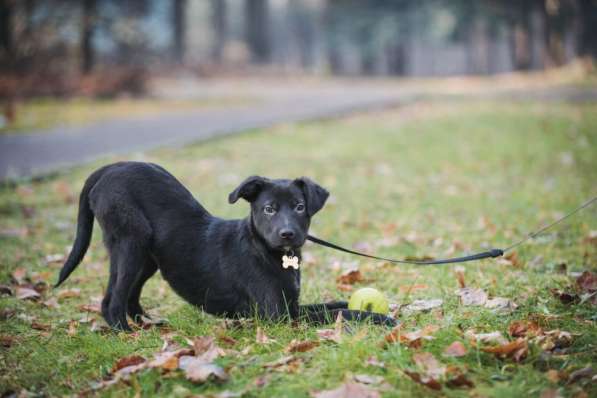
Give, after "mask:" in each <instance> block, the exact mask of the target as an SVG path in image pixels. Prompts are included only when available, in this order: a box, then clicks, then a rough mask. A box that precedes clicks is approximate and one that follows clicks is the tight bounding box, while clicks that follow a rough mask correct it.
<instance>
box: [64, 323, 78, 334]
mask: <svg viewBox="0 0 597 398" xmlns="http://www.w3.org/2000/svg"><path fill="white" fill-rule="evenodd" d="M78 326H79V322H77V321H75V320H71V321H70V322H69V323H68V330H67V331H66V334H67V335H68V336H69V337H73V336H76V335H77V327H78Z"/></svg>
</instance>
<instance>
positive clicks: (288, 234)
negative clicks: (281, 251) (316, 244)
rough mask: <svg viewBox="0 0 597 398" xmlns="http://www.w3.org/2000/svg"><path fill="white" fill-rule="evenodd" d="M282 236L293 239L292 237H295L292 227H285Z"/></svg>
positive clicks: (281, 232)
mask: <svg viewBox="0 0 597 398" xmlns="http://www.w3.org/2000/svg"><path fill="white" fill-rule="evenodd" d="M280 238H282V239H292V238H294V231H293V230H291V229H283V230H281V231H280Z"/></svg>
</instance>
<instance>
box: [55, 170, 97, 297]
mask: <svg viewBox="0 0 597 398" xmlns="http://www.w3.org/2000/svg"><path fill="white" fill-rule="evenodd" d="M105 169H106V168H105V167H102V168H101V169H99V170H97V171H95V172H94V173H93V174H91V175H90V176H89V178H87V181H85V185H84V186H83V189H82V190H81V195H80V196H79V214H78V216H77V235H76V237H75V242H74V243H73V248H72V249H71V251H70V254H69V255H68V258H67V260H66V262H65V263H64V265H63V266H62V269H61V270H60V277H59V278H58V282H56V284H55V285H54V287H58V286H60V285H61V284H62V282H64V281H65V280H66V278H68V276H69V275H70V274H71V273H72V272H73V271H74V270H75V268H77V265H79V263H80V262H81V260H83V257H84V256H85V253H86V252H87V249H88V248H89V243H90V242H91V234H92V233H93V212H92V211H91V206H90V204H89V192H90V191H91V189H92V188H93V187H94V186H95V184H96V183H97V181H98V180H99V179H100V178H101V177H102V175H103V174H104V171H105Z"/></svg>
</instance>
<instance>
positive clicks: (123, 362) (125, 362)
mask: <svg viewBox="0 0 597 398" xmlns="http://www.w3.org/2000/svg"><path fill="white" fill-rule="evenodd" d="M145 361H146V360H145V358H143V357H142V356H140V355H130V356H127V357H122V358H120V359H119V360H118V361H116V363H115V364H114V366H112V373H116V372H117V371H119V370H121V369H124V368H127V367H130V366H136V365H140V364H142V363H145Z"/></svg>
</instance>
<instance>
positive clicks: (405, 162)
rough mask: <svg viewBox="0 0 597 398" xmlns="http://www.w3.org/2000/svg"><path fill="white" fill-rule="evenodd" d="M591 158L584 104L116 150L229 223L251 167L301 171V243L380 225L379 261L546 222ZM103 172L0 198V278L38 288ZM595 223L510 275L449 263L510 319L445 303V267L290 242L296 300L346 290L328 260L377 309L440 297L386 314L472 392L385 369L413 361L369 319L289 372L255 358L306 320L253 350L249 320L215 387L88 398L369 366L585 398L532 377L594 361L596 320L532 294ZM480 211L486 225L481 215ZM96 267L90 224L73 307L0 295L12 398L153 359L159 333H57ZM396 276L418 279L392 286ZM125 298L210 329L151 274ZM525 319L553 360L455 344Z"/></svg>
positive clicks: (267, 355)
mask: <svg viewBox="0 0 597 398" xmlns="http://www.w3.org/2000/svg"><path fill="white" fill-rule="evenodd" d="M595 148H597V105H570V104H556V103H553V104H536V103H503V102H501V103H500V102H482V101H476V102H468V101H458V102H456V103H451V104H447V103H420V104H416V105H412V106H408V107H404V108H398V109H393V110H387V111H384V112H379V113H371V114H364V115H359V116H353V117H349V118H346V119H342V120H331V121H323V122H316V123H305V124H288V125H280V126H277V127H275V128H272V129H267V130H259V131H253V132H249V133H246V134H243V135H239V136H235V137H228V138H224V139H218V140H213V141H210V142H207V143H203V144H198V145H193V146H187V147H184V148H176V149H163V150H159V151H155V152H151V153H147V154H132V155H131V156H129V157H128V158H129V159H136V160H146V161H153V162H157V163H160V164H161V165H163V166H164V167H166V168H167V169H168V170H169V171H170V172H172V173H173V174H174V175H175V176H177V177H178V178H179V179H180V180H181V181H182V182H183V183H184V184H185V185H186V186H187V187H188V188H189V189H190V190H191V191H192V192H193V193H194V194H195V196H196V197H197V198H198V200H199V201H200V202H201V203H202V204H204V205H205V207H206V208H208V209H209V210H210V211H211V212H212V213H213V214H216V215H219V216H222V217H229V218H233V217H243V216H244V215H246V213H247V205H246V204H244V203H239V204H237V205H235V206H230V205H228V204H227V201H226V198H227V195H228V193H229V192H230V191H231V190H232V189H233V188H234V187H235V186H236V184H238V182H240V181H241V179H242V178H244V177H246V176H248V175H252V174H261V175H265V176H268V177H296V176H301V175H306V176H309V177H311V178H313V179H314V180H316V181H318V182H319V183H321V184H322V185H323V186H325V187H326V188H328V190H329V191H330V192H331V193H332V196H331V198H330V200H329V202H328V204H327V205H326V207H325V208H324V210H323V211H322V212H321V213H319V214H318V215H317V216H316V217H315V219H314V220H313V224H312V232H313V233H314V234H315V235H317V236H320V237H322V238H326V239H330V240H332V241H335V242H338V243H341V244H348V245H349V244H351V243H356V242H367V243H369V244H372V245H374V247H375V245H377V244H378V243H379V242H380V241H381V239H382V238H383V236H384V232H385V233H388V231H390V232H389V233H390V237H392V236H394V237H396V236H397V237H410V238H416V239H410V241H409V240H405V239H398V241H397V243H396V244H395V245H394V246H390V247H387V246H380V247H376V251H377V252H379V253H380V254H381V255H387V256H395V257H404V256H408V255H415V256H420V255H433V256H437V257H444V256H446V251H447V249H448V248H449V247H450V246H451V245H452V244H453V242H455V241H457V242H460V243H461V244H462V246H463V247H464V250H465V251H469V250H470V251H475V250H479V249H480V248H484V247H487V246H495V247H503V246H507V245H508V244H510V242H512V241H514V240H516V239H518V238H520V237H521V236H523V235H524V234H525V233H527V232H529V231H531V230H533V229H534V228H535V227H536V226H537V225H538V224H542V223H547V222H550V221H552V220H554V219H555V217H557V216H559V215H561V214H562V213H563V212H565V211H567V210H569V209H572V208H574V207H575V206H577V205H578V204H579V203H581V202H582V201H583V200H586V199H587V198H589V197H591V196H594V195H595V194H596V189H597V186H596V185H595V182H596V181H597V156H596V155H597V153H596V152H597V151H596V149H595ZM113 160H116V159H108V160H106V161H105V162H108V161H113ZM105 162H101V163H96V164H93V165H90V166H85V167H80V168H76V169H74V170H71V171H69V172H66V173H64V174H61V175H57V176H54V177H52V178H48V179H46V180H43V181H30V182H28V181H23V182H22V183H20V184H18V185H16V186H5V187H4V188H2V189H1V190H0V220H1V221H0V229H2V230H3V231H6V230H8V229H19V228H25V227H26V230H27V231H28V235H27V236H25V237H21V238H20V237H0V263H1V264H2V267H1V268H0V283H2V284H10V283H11V282H10V274H11V272H12V271H13V270H14V269H15V268H16V267H25V268H27V269H28V270H29V272H30V273H33V272H46V271H49V273H50V278H49V282H50V283H51V282H52V281H53V280H55V277H56V275H57V273H58V267H59V264H50V265H46V263H45V261H44V257H45V256H46V255H49V254H55V253H65V251H66V250H67V247H68V245H70V244H71V243H72V239H73V235H74V223H75V215H76V207H77V206H76V200H75V201H74V202H73V201H72V199H73V197H72V196H73V195H74V197H75V199H76V195H77V194H78V191H79V190H80V188H81V186H82V184H83V182H84V180H85V178H86V176H87V175H89V173H90V172H91V171H93V170H94V169H95V168H96V167H98V166H99V165H100V164H103V163H105ZM23 209H26V211H23ZM32 211H33V212H34V214H33V215H30V214H29V213H31V212H32ZM25 215H29V217H28V218H26V217H25ZM596 215H597V207H595V206H594V207H592V208H590V209H587V210H585V211H584V212H583V213H581V214H579V215H577V216H575V217H574V218H572V219H571V220H570V221H568V222H567V223H566V224H564V225H562V226H561V227H559V228H557V229H553V230H551V231H549V232H548V233H547V234H546V235H545V236H543V237H541V238H539V239H537V240H536V241H534V242H531V243H529V244H527V245H524V246H522V247H520V248H519V249H518V255H519V258H520V260H521V263H522V266H521V267H519V268H515V267H513V266H511V265H503V264H500V263H498V262H496V261H494V260H486V261H482V262H477V263H469V264H466V265H464V267H465V277H466V281H467V283H468V285H469V286H474V287H481V288H483V289H485V290H486V291H487V292H488V293H489V294H490V295H493V296H502V297H507V298H510V299H513V300H514V301H515V302H516V303H517V304H518V305H519V307H518V309H517V310H516V311H515V312H514V313H512V314H510V315H497V314H495V313H493V312H492V311H491V310H489V309H482V308H481V309H480V308H478V307H464V306H462V305H460V304H459V302H458V298H457V296H456V295H455V294H454V291H455V290H456V289H457V287H458V283H457V280H456V277H455V276H454V272H453V268H454V266H444V267H428V268H416V267H408V266H391V265H382V264H380V263H378V262H374V261H369V260H363V259H360V258H356V257H350V256H346V255H343V254H341V253H339V252H334V251H330V250H328V249H325V248H320V247H315V246H307V247H306V248H305V252H309V253H311V254H312V255H313V257H314V262H313V263H309V264H304V265H303V276H302V301H303V302H305V303H308V302H320V301H323V300H329V299H339V298H347V297H348V296H349V293H347V292H343V291H339V290H338V289H337V287H336V282H335V280H336V278H337V276H338V275H339V274H340V272H341V271H340V270H338V269H336V268H335V267H334V263H335V262H336V261H339V262H340V263H341V264H343V265H349V264H350V263H351V262H356V263H357V265H358V266H359V268H360V269H361V271H362V273H363V274H364V276H365V277H366V278H367V279H369V281H368V282H367V283H366V284H362V285H357V287H358V286H365V285H370V286H373V287H376V288H378V289H380V290H382V291H384V292H385V293H386V294H387V295H388V297H389V298H390V301H391V302H393V303H399V304H403V303H408V302H410V301H412V300H414V299H430V298H442V299H443V300H444V305H443V307H442V309H443V313H442V314H438V313H437V312H432V313H423V314H413V315H410V316H402V317H401V321H402V322H403V323H404V324H405V326H404V328H405V330H413V329H416V328H421V327H424V326H425V325H429V324H436V325H439V326H440V329H439V331H437V332H436V333H434V337H435V339H434V340H430V341H425V342H424V343H423V347H422V348H421V349H420V351H429V352H431V353H433V354H434V355H435V357H436V358H438V360H439V361H441V362H442V363H443V364H446V365H448V364H453V365H458V366H460V367H462V368H467V369H468V373H467V374H468V377H469V378H470V379H471V380H472V381H473V382H474V383H475V387H474V388H473V389H472V390H463V389H449V388H446V387H444V389H443V390H442V392H441V393H436V392H432V391H431V390H429V389H427V388H426V387H423V386H421V385H419V384H416V383H414V382H413V381H411V379H410V378H408V377H407V376H405V375H404V373H402V371H401V370H404V369H409V368H413V366H414V365H413V362H412V359H411V357H412V354H413V353H414V352H416V350H413V349H410V348H406V347H405V346H403V345H399V344H394V345H391V346H389V347H386V348H382V347H381V346H380V342H381V341H383V337H384V335H385V334H387V332H388V330H387V329H384V328H381V327H375V326H372V325H368V324H364V325H353V329H354V332H355V333H354V334H353V335H349V336H347V337H345V339H344V341H343V342H342V343H340V344H338V345H333V344H322V345H320V346H319V347H317V348H315V349H314V350H312V351H309V352H306V353H303V354H298V356H300V357H301V358H302V359H304V363H303V364H302V365H301V370H300V371H299V372H297V373H284V372H271V371H268V370H266V369H264V368H263V367H262V365H263V364H265V363H267V362H269V361H272V360H275V359H277V358H279V357H281V356H282V355H285V354H284V353H283V349H284V347H285V346H286V345H287V344H288V343H289V342H290V341H291V340H292V339H316V338H317V337H316V333H315V331H316V329H317V328H315V327H311V326H308V325H305V324H301V325H299V326H297V327H292V326H290V325H287V324H269V323H263V322H261V326H262V327H263V328H264V330H265V332H266V334H267V335H268V336H269V337H270V338H274V339H276V340H277V343H273V344H270V345H266V346H263V345H257V344H255V326H248V327H246V328H241V329H237V330H227V331H225V333H226V334H228V335H229V336H231V337H234V338H235V339H236V340H238V343H237V345H236V346H235V347H234V348H235V349H237V350H242V349H243V348H246V347H248V346H252V347H253V348H252V351H251V352H250V353H248V354H246V355H240V356H229V357H224V358H221V359H219V360H218V363H220V364H221V365H223V366H225V367H226V368H227V369H228V370H229V373H230V380H229V381H228V382H227V383H225V384H223V385H217V384H213V383H207V384H204V385H193V384H192V383H190V382H188V381H186V380H185V379H184V377H183V376H182V375H181V374H180V373H176V372H174V373H171V374H165V375H161V374H160V373H159V372H157V371H148V372H143V373H140V374H139V375H137V376H135V377H134V378H133V380H132V381H131V382H130V383H129V384H125V383H119V384H118V385H116V386H114V387H111V388H109V389H106V390H102V391H100V392H99V394H101V395H106V396H122V395H125V396H133V395H135V393H140V394H141V395H143V396H146V395H153V394H155V395H159V396H175V395H178V396H186V395H188V394H191V393H193V394H208V393H217V392H220V391H224V390H230V391H240V390H243V389H249V390H250V392H249V393H248V396H256V397H271V396H299V397H300V396H307V395H308V394H309V393H310V392H311V391H314V390H321V389H330V388H335V387H336V386H338V385H339V384H340V383H341V382H342V381H343V380H344V379H345V378H346V377H350V375H351V374H370V375H381V376H383V377H384V378H385V380H386V381H387V382H388V383H389V384H390V385H391V389H390V390H388V391H386V392H385V393H384V395H385V396H389V397H398V396H429V395H438V396H439V395H445V396H492V397H514V396H523V395H528V396H539V395H540V394H541V392H542V391H543V390H545V389H559V391H560V393H561V394H563V395H564V396H574V394H578V393H579V392H581V390H583V389H584V391H585V392H586V393H587V394H588V395H589V396H591V395H592V396H595V395H594V394H597V390H596V388H595V383H594V382H593V384H592V385H590V384H587V383H586V380H585V382H584V383H583V382H582V381H581V382H576V383H572V384H570V385H567V384H566V381H561V382H559V383H553V382H551V381H549V379H548V378H547V377H546V374H545V372H546V370H547V369H550V368H551V369H556V370H561V371H565V372H571V371H574V370H577V369H580V368H583V367H585V366H587V365H593V367H595V364H596V363H597V361H596V358H597V351H596V349H597V346H596V343H595V342H596V341H597V328H596V327H595V321H596V319H597V318H596V316H597V310H596V309H595V307H591V306H590V305H589V304H587V303H585V304H582V305H563V304H561V303H560V302H559V301H558V300H557V299H555V298H554V297H553V296H552V295H551V293H550V291H549V289H550V288H565V287H567V286H569V285H571V284H572V280H573V279H572V278H571V277H570V276H569V275H563V274H560V273H557V272H556V270H557V268H558V264H561V263H566V264H567V269H568V272H569V273H570V272H579V271H582V270H585V269H593V270H595V268H596V259H597V254H596V249H595V246H594V245H591V244H590V243H586V242H584V238H585V237H586V236H588V235H589V233H590V231H591V230H596V229H597V217H595V216H596ZM482 219H485V221H486V222H484V223H483V222H480V220H482ZM489 223H490V224H491V225H494V226H495V228H492V227H491V225H489ZM392 224H394V225H392ZM488 225H489V226H488ZM107 275H108V267H107V259H106V252H105V250H104V248H103V246H102V244H101V233H100V231H99V229H97V227H96V231H95V234H94V239H93V242H92V246H91V248H90V250H89V252H88V254H87V256H86V258H85V260H84V262H83V263H82V264H81V265H80V266H79V268H78V269H77V271H76V272H75V273H74V274H73V275H72V276H71V278H70V279H69V281H68V282H67V283H66V287H67V288H72V287H79V288H81V296H80V297H78V298H73V299H70V300H65V301H61V305H60V307H59V308H57V309H48V308H44V307H43V306H41V305H40V304H38V303H33V302H27V301H19V300H17V299H15V298H14V297H3V298H1V299H0V309H1V310H2V311H4V312H5V311H6V310H10V309H12V310H15V311H16V315H15V316H14V317H12V318H10V319H8V320H1V321H0V334H2V335H8V336H14V337H15V338H16V339H17V343H15V344H13V345H12V346H11V347H10V348H2V347H0V393H2V392H5V391H9V390H11V391H20V390H21V389H27V390H28V391H31V392H35V393H39V394H45V395H51V396H56V395H62V394H72V393H75V392H79V391H82V390H86V389H87V388H89V385H90V383H91V382H94V381H98V380H100V379H101V378H102V377H103V376H105V375H106V374H107V373H108V372H109V370H110V369H111V367H112V365H113V364H114V362H115V361H116V360H117V359H118V358H120V357H122V356H125V355H130V354H132V353H137V354H141V355H147V356H150V355H151V354H152V353H154V352H156V351H158V350H159V349H160V347H161V344H162V341H161V339H160V330H159V329H155V328H154V329H150V330H146V331H139V332H138V333H136V334H134V335H127V334H106V335H103V334H99V333H95V332H91V331H89V327H88V325H86V324H81V325H80V326H79V328H78V330H77V333H76V335H74V336H72V337H70V336H68V334H67V329H68V322H69V321H70V320H71V319H80V318H81V316H82V315H83V314H82V313H81V311H79V310H78V309H77V307H78V306H79V305H81V304H85V303H88V302H90V300H91V298H92V297H96V296H101V294H102V290H103V288H104V287H105V284H106V281H107ZM413 284H417V285H423V286H420V288H419V289H415V290H413V291H412V292H410V293H409V287H410V286H412V285H413ZM53 295H55V292H52V291H51V290H49V291H48V292H46V293H45V297H44V299H45V298H47V297H51V296H53ZM142 303H143V304H144V305H145V307H146V308H148V309H150V311H151V312H153V313H157V314H159V315H160V316H161V317H165V318H167V319H168V321H169V324H170V327H171V328H172V329H173V330H174V331H175V332H176V333H177V334H178V335H179V336H181V337H182V336H184V337H193V336H199V335H214V334H216V333H218V332H219V331H221V328H220V325H221V320H220V319H217V318H214V317H212V316H209V315H206V314H204V313H202V312H201V311H200V310H197V309H195V308H193V307H191V306H190V305H188V304H186V303H184V302H183V301H182V300H181V299H180V298H178V297H177V296H176V295H175V294H174V293H173V292H172V291H171V289H170V288H169V287H168V286H167V284H166V283H165V282H164V281H163V280H162V279H161V278H160V277H159V276H156V277H154V278H153V279H152V280H150V282H149V283H148V285H147V287H146V289H145V290H144V294H143V297H142ZM27 316H35V317H37V320H38V321H39V322H42V323H47V324H50V325H51V326H52V330H51V331H50V332H40V331H37V330H33V329H31V327H30V321H28V320H27V319H26V317H27ZM94 316H95V315H94ZM96 317H97V316H96ZM528 318H533V319H539V320H540V322H541V324H542V326H543V327H544V329H546V330H551V329H556V328H560V329H562V330H566V331H569V332H572V333H576V334H575V336H574V340H573V343H572V346H571V347H570V348H569V351H568V352H567V353H566V355H561V356H553V357H552V358H551V359H549V360H548V361H546V360H545V359H544V355H543V356H542V352H541V349H540V348H539V347H538V346H536V345H532V344H531V349H530V352H529V356H528V358H527V359H526V360H524V361H523V362H522V363H514V362H512V361H511V360H499V359H497V358H495V357H494V356H493V355H491V354H488V353H484V352H482V351H478V350H476V349H474V348H472V347H471V346H470V345H469V343H468V342H466V339H465V338H464V337H463V331H464V330H467V329H469V328H475V329H476V330H477V331H479V332H491V331H495V330H497V331H501V332H503V333H504V335H507V328H508V325H509V323H510V322H511V321H513V320H519V319H528ZM363 333H366V334H365V335H364V337H363ZM455 340H458V341H463V342H465V344H466V345H467V347H468V354H467V355H466V356H465V357H463V358H453V359H450V358H446V357H444V356H442V352H443V350H444V348H445V347H446V346H447V345H449V344H450V343H452V342H453V341H455ZM372 355H373V356H376V357H377V359H379V360H380V361H383V362H385V364H386V367H385V369H381V368H377V367H371V366H367V365H366V364H365V361H366V359H367V358H369V357H370V356H372ZM264 374H271V380H270V381H269V383H268V384H266V386H265V387H263V388H260V389H259V388H255V387H252V386H253V381H254V380H255V379H256V378H257V377H259V376H261V375H264Z"/></svg>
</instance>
